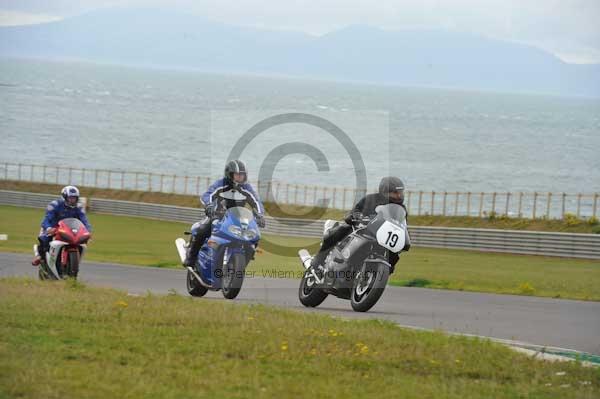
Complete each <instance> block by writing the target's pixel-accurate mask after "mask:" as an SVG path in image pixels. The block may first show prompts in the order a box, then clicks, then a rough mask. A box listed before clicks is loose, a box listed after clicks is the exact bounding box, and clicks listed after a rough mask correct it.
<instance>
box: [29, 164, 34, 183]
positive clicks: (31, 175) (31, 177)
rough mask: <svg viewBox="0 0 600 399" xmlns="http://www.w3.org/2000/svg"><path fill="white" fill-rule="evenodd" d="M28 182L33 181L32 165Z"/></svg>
mask: <svg viewBox="0 0 600 399" xmlns="http://www.w3.org/2000/svg"><path fill="white" fill-rule="evenodd" d="M29 181H33V165H31V170H30V171H29Z"/></svg>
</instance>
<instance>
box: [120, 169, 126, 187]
mask: <svg viewBox="0 0 600 399" xmlns="http://www.w3.org/2000/svg"><path fill="white" fill-rule="evenodd" d="M124 188H125V172H121V190H123V189H124Z"/></svg>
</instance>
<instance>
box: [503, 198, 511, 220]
mask: <svg viewBox="0 0 600 399" xmlns="http://www.w3.org/2000/svg"><path fill="white" fill-rule="evenodd" d="M511 195H512V193H506V208H505V209H504V214H505V215H506V216H508V207H509V204H510V197H511Z"/></svg>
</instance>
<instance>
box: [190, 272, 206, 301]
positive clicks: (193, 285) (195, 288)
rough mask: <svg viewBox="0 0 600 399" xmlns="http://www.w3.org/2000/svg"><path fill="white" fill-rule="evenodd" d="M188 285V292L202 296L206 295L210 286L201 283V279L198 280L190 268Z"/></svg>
mask: <svg viewBox="0 0 600 399" xmlns="http://www.w3.org/2000/svg"><path fill="white" fill-rule="evenodd" d="M186 286H187V291H188V294H190V295H191V296H198V297H200V296H204V295H206V293H207V292H208V288H206V287H205V286H203V285H202V284H200V281H198V280H197V279H196V277H194V275H193V274H192V272H190V271H189V270H188V272H187V278H186Z"/></svg>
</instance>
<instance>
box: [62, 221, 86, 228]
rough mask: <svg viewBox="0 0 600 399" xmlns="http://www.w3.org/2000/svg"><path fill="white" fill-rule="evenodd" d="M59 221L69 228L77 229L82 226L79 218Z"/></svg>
mask: <svg viewBox="0 0 600 399" xmlns="http://www.w3.org/2000/svg"><path fill="white" fill-rule="evenodd" d="M61 222H63V223H64V224H65V225H66V226H67V227H68V228H69V229H71V230H79V229H80V228H81V227H82V226H83V223H81V221H80V220H79V219H75V218H67V219H63V220H61Z"/></svg>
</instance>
